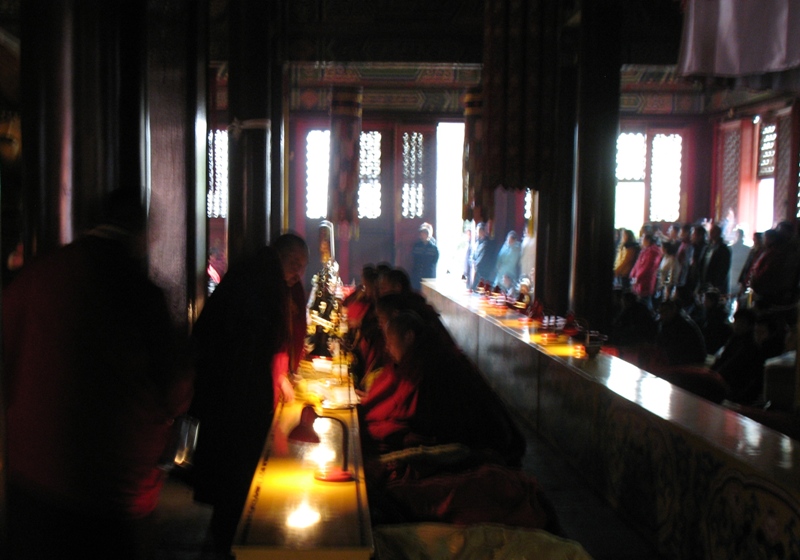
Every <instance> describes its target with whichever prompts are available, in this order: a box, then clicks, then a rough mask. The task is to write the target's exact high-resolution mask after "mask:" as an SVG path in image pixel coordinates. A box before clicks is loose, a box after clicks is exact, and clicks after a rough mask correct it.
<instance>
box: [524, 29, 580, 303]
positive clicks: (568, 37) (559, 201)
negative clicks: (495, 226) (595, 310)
mask: <svg viewBox="0 0 800 560" xmlns="http://www.w3.org/2000/svg"><path fill="white" fill-rule="evenodd" d="M576 43H577V29H575V28H572V27H568V28H565V29H562V31H561V35H560V38H559V60H560V61H561V64H560V65H559V67H558V69H557V72H558V74H557V76H556V77H555V79H556V80H557V89H558V100H559V101H558V104H557V111H556V112H555V114H554V115H553V118H554V120H555V121H556V124H555V126H554V135H553V139H552V143H553V151H554V152H555V155H554V157H553V158H552V160H553V161H554V162H555V169H553V172H552V173H550V174H549V175H548V177H549V178H550V182H549V183H544V184H542V185H541V186H540V188H539V191H538V192H539V197H538V212H537V215H536V216H535V217H534V223H535V227H536V273H535V276H536V278H535V279H534V281H535V290H536V291H535V295H536V297H538V298H539V299H540V301H541V302H542V303H543V304H544V305H545V306H547V308H548V309H549V310H551V311H552V312H554V313H558V314H564V313H565V312H566V311H567V308H568V306H569V303H568V301H569V282H568V281H567V279H568V278H569V277H570V263H571V261H572V237H573V235H574V231H573V228H572V206H573V202H572V199H573V198H572V197H573V189H572V188H571V185H572V184H573V176H574V172H575V169H574V162H575V124H576V123H575V120H576V111H577V109H576V105H577V94H576V90H577V67H576V65H575V63H574V62H573V61H574V59H575V57H576V55H575V51H576V49H577V44H576Z"/></svg>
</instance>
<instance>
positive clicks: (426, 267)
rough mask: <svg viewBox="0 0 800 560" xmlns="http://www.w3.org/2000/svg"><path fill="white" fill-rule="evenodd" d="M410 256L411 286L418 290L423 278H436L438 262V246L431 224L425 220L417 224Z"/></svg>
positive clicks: (420, 287)
mask: <svg viewBox="0 0 800 560" xmlns="http://www.w3.org/2000/svg"><path fill="white" fill-rule="evenodd" d="M411 258H412V259H413V265H412V269H411V287H412V288H413V289H414V290H416V291H420V290H421V289H422V279H423V278H436V264H437V263H438V262H439V248H438V247H437V246H436V240H435V239H434V238H433V226H432V225H430V224H429V223H427V222H426V223H424V224H422V225H421V226H419V239H417V240H416V241H415V242H414V246H413V247H412V248H411Z"/></svg>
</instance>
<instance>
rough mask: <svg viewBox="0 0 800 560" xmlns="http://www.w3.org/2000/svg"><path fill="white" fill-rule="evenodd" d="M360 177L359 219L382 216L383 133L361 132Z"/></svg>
mask: <svg viewBox="0 0 800 560" xmlns="http://www.w3.org/2000/svg"><path fill="white" fill-rule="evenodd" d="M360 144H361V148H360V149H361V152H360V167H361V171H360V179H359V185H358V217H359V219H364V218H367V219H376V218H380V216H381V133H380V132H378V131H370V132H362V133H361V140H360Z"/></svg>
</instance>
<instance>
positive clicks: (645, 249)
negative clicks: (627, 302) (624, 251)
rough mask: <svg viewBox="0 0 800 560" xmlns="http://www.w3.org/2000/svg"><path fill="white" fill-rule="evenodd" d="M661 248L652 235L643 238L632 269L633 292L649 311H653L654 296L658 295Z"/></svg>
mask: <svg viewBox="0 0 800 560" xmlns="http://www.w3.org/2000/svg"><path fill="white" fill-rule="evenodd" d="M661 256H662V252H661V247H659V246H658V245H656V242H655V238H654V237H653V235H652V234H649V233H648V234H645V235H644V236H643V237H642V249H641V251H639V256H638V257H636V263H634V265H633V268H632V269H631V274H630V277H631V290H632V291H633V293H635V294H636V295H637V296H639V299H641V300H642V302H644V304H645V305H647V307H648V308H649V309H653V295H654V294H655V293H656V281H657V279H658V267H659V265H660V264H661Z"/></svg>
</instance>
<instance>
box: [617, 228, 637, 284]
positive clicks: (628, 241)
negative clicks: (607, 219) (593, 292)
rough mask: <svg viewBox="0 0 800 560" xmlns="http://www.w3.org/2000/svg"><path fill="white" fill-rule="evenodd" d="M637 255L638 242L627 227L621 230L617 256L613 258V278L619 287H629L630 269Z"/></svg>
mask: <svg viewBox="0 0 800 560" xmlns="http://www.w3.org/2000/svg"><path fill="white" fill-rule="evenodd" d="M638 255H639V244H638V243H637V242H636V237H634V234H633V232H632V231H631V230H629V229H623V230H621V235H620V240H619V245H618V246H617V257H616V259H615V260H614V280H615V283H616V285H617V286H618V287H619V288H621V289H623V290H627V289H629V288H630V287H631V278H630V274H631V269H633V265H634V263H636V257H637V256H638Z"/></svg>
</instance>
